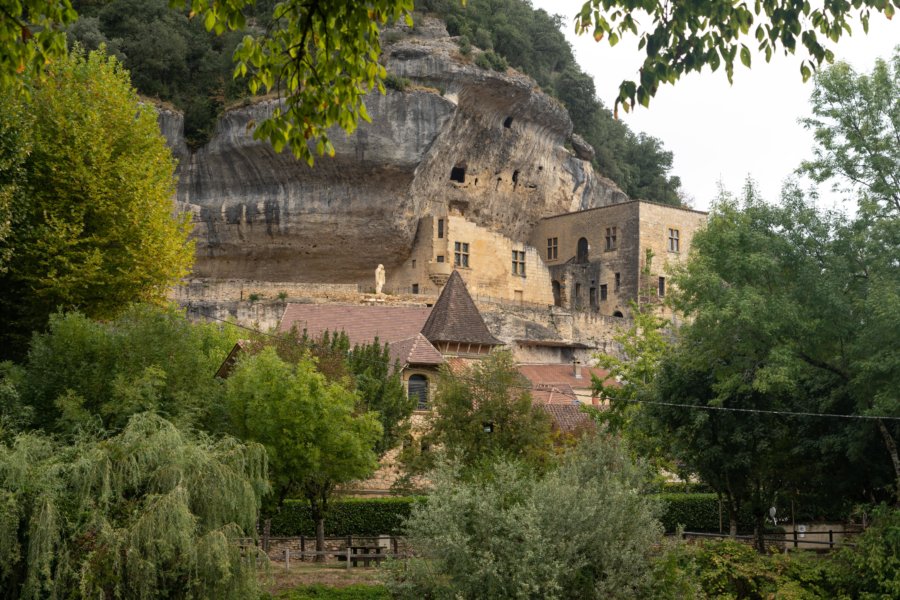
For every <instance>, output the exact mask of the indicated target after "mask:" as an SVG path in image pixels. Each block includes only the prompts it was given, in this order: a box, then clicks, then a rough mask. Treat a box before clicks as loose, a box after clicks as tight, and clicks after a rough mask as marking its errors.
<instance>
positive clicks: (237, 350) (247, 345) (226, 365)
mask: <svg viewBox="0 0 900 600" xmlns="http://www.w3.org/2000/svg"><path fill="white" fill-rule="evenodd" d="M256 346H258V344H255V343H253V342H252V341H250V340H238V341H237V342H236V343H235V344H234V347H232V348H231V352H229V353H228V356H226V357H225V360H223V361H222V364H221V366H219V369H218V370H217V371H216V377H218V378H220V379H228V376H229V375H231V371H233V370H234V365H235V364H237V360H238V357H239V356H240V355H241V353H243V352H246V351H248V350H251V349H254V350H255V349H256V348H255V347H256Z"/></svg>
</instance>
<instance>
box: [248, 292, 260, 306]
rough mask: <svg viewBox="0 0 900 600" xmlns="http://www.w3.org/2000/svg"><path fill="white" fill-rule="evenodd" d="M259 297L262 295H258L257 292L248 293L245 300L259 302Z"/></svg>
mask: <svg viewBox="0 0 900 600" xmlns="http://www.w3.org/2000/svg"><path fill="white" fill-rule="evenodd" d="M260 298H262V296H260V295H259V294H250V295H249V296H247V300H248V301H249V302H250V304H253V303H255V302H259V300H260Z"/></svg>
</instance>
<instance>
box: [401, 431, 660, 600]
mask: <svg viewBox="0 0 900 600" xmlns="http://www.w3.org/2000/svg"><path fill="white" fill-rule="evenodd" d="M430 478H431V480H432V481H433V482H434V483H435V486H434V490H433V491H432V493H431V495H430V496H429V497H428V502H427V503H425V504H422V505H420V506H416V507H415V508H414V509H413V514H412V516H411V517H410V519H409V521H408V522H407V530H408V537H407V543H408V544H409V545H410V547H411V548H412V550H413V551H414V552H415V553H416V554H417V555H421V556H426V557H428V558H427V559H410V560H408V561H406V562H405V564H402V565H398V564H395V565H388V567H387V568H388V569H389V570H390V575H391V580H390V581H389V587H390V589H391V591H392V592H394V593H395V595H396V596H397V597H398V598H410V599H412V598H416V599H418V598H546V599H553V598H585V599H589V598H633V597H635V595H638V594H639V593H640V592H641V591H642V588H643V587H644V586H645V585H647V584H648V578H649V576H650V567H651V562H650V552H651V549H652V547H653V546H654V544H656V543H658V542H659V540H660V537H661V534H662V528H661V527H660V525H659V522H658V521H657V520H656V513H657V510H658V506H657V503H656V502H655V501H654V499H653V498H651V497H649V496H646V495H643V494H641V493H640V490H642V489H643V487H644V485H645V482H646V478H645V473H644V470H643V469H642V468H640V467H638V466H636V465H634V464H633V463H632V462H631V460H630V457H629V454H628V453H627V452H626V451H623V449H622V448H621V446H620V445H619V443H618V442H617V441H616V440H614V439H603V440H600V439H592V440H587V441H585V442H583V443H581V444H580V445H579V446H578V447H577V448H574V449H573V450H572V451H571V452H570V453H569V454H567V455H566V457H565V458H564V460H563V461H562V462H561V463H560V466H559V467H557V468H556V469H555V470H553V471H550V472H549V473H547V474H546V475H544V476H543V477H540V478H538V477H536V476H535V475H534V472H533V469H531V468H529V467H528V466H526V465H524V464H522V463H515V462H505V461H504V462H499V463H496V464H495V465H494V467H493V469H492V471H491V472H490V473H486V476H485V477H483V478H480V479H478V480H475V481H466V480H461V479H460V472H459V470H458V469H456V468H455V467H449V466H444V467H441V468H439V469H438V470H437V471H436V472H434V473H433V474H432V475H431V476H430Z"/></svg>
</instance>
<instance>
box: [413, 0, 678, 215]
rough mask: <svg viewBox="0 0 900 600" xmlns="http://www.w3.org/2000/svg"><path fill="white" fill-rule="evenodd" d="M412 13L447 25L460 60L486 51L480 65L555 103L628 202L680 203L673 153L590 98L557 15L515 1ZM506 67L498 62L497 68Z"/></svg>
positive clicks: (432, 4)
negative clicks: (475, 50)
mask: <svg viewBox="0 0 900 600" xmlns="http://www.w3.org/2000/svg"><path fill="white" fill-rule="evenodd" d="M463 4H465V6H463ZM416 8H417V9H420V10H428V11H433V12H435V13H437V14H438V15H440V16H441V17H442V18H443V19H444V20H445V21H446V23H447V30H448V31H449V32H450V35H458V36H460V37H459V42H458V43H459V46H460V53H461V54H462V55H463V56H467V55H468V53H469V52H471V48H470V46H471V44H472V43H474V44H475V45H476V46H478V47H479V48H481V49H482V50H485V51H486V52H484V53H481V54H478V55H477V56H476V59H475V60H476V63H478V64H479V66H481V67H483V68H485V69H487V68H494V67H493V64H494V63H493V61H492V60H489V58H490V57H491V56H497V57H498V58H504V59H505V60H506V61H509V64H510V65H512V66H513V67H515V68H516V69H519V70H520V71H522V72H524V73H526V74H528V75H530V76H531V77H533V78H534V79H535V81H537V82H538V84H539V85H540V86H541V88H543V89H544V90H546V91H547V92H549V93H551V94H553V95H555V96H556V97H557V98H559V99H560V101H562V103H563V105H564V106H565V107H566V109H567V110H568V111H569V116H570V117H571V118H572V124H573V125H574V129H575V132H576V133H578V134H579V135H581V136H582V137H583V138H584V139H585V140H586V141H587V142H588V143H589V144H590V145H591V146H593V148H594V151H595V159H594V162H595V166H596V167H597V168H598V169H599V171H600V172H601V173H602V174H603V175H605V176H607V177H609V178H610V179H612V180H613V181H615V182H616V183H617V184H618V185H619V187H621V188H622V189H623V190H624V191H625V193H626V194H628V195H629V196H630V197H632V198H640V199H644V200H651V201H654V202H662V203H664V204H674V205H678V204H680V200H679V197H678V189H679V187H680V185H681V181H680V180H679V178H678V177H676V176H673V175H671V174H670V172H671V170H672V160H673V158H672V153H671V152H668V151H666V150H665V149H664V148H663V145H662V142H661V141H660V140H658V139H656V138H653V137H650V136H647V135H645V134H634V133H633V132H632V131H630V130H629V129H628V126H627V125H625V124H624V123H622V122H621V121H619V120H617V119H615V118H614V117H613V114H612V113H611V112H610V111H609V110H608V109H607V108H606V107H605V106H604V105H603V103H602V102H601V101H599V100H598V99H597V94H596V89H595V87H594V81H593V79H591V76H590V75H588V74H587V73H585V72H584V71H582V70H581V68H580V67H579V66H578V63H576V62H575V56H574V54H573V53H572V48H571V46H570V44H569V43H568V42H567V41H566V39H565V36H564V35H563V33H562V31H560V28H561V27H562V26H563V23H564V20H563V17H562V16H560V15H549V14H547V12H546V11H544V10H534V9H533V8H532V7H531V5H530V3H528V2H524V1H522V0H469V1H468V2H465V3H461V2H460V1H459V0H424V1H422V2H417V3H416ZM467 48H468V52H467V51H466V49H467ZM479 61H480V62H479ZM505 69H506V65H505V63H504V64H503V65H502V68H498V70H505Z"/></svg>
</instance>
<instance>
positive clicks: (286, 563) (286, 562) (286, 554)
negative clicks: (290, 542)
mask: <svg viewBox="0 0 900 600" xmlns="http://www.w3.org/2000/svg"><path fill="white" fill-rule="evenodd" d="M290 566H291V549H290V548H285V549H284V570H285V571H287V570H289V568H290Z"/></svg>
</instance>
